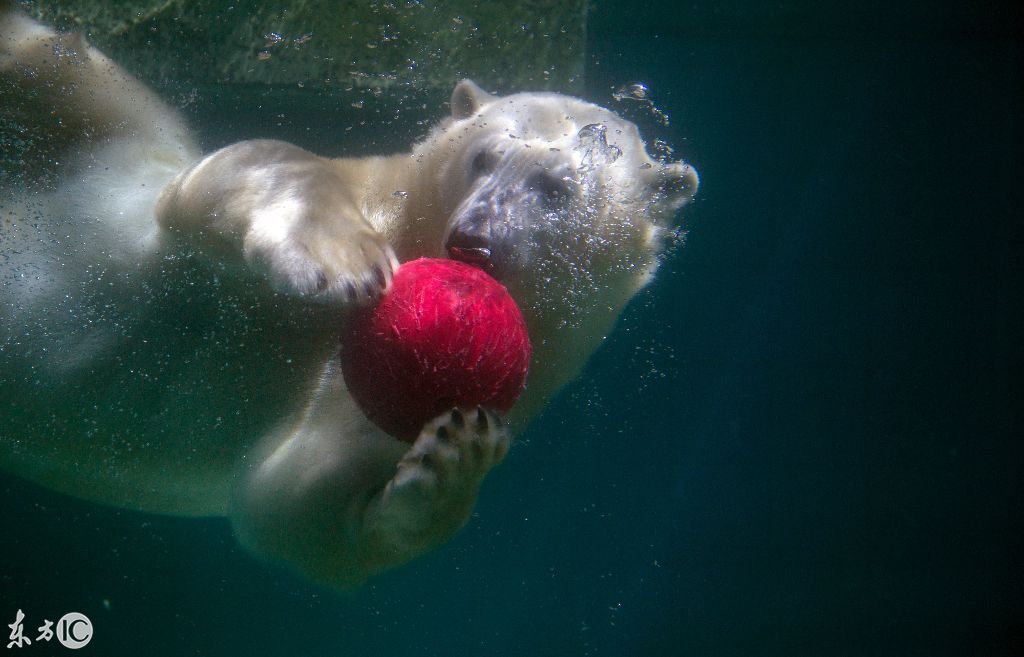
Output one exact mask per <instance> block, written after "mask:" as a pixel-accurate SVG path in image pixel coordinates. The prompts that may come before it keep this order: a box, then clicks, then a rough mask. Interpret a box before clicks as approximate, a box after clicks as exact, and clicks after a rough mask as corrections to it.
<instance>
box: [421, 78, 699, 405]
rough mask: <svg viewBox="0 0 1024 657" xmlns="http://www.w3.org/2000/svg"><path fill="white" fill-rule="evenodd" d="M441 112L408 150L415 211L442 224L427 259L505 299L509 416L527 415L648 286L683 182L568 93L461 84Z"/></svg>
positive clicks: (611, 119)
mask: <svg viewBox="0 0 1024 657" xmlns="http://www.w3.org/2000/svg"><path fill="white" fill-rule="evenodd" d="M451 107H452V113H451V117H450V118H449V119H448V120H446V121H445V122H443V123H442V124H441V125H440V126H439V127H438V128H436V129H435V130H434V131H433V132H432V133H431V135H430V136H428V137H427V139H426V140H425V141H424V142H422V143H421V144H419V146H418V147H417V148H416V149H415V150H414V153H413V157H414V158H415V159H416V161H417V163H418V165H419V167H420V171H421V177H420V179H421V180H422V181H424V182H425V183H426V188H421V189H422V192H421V197H422V198H423V199H424V200H425V201H426V203H427V204H428V205H429V206H430V210H429V211H426V210H424V211H423V213H424V214H430V215H432V216H434V217H438V216H440V217H443V218H444V220H445V221H446V225H445V227H444V231H443V243H442V244H440V245H438V250H443V252H444V254H445V255H447V256H448V257H451V258H455V259H459V260H464V261H467V262H471V263H473V264H476V265H478V266H480V267H482V268H484V269H485V270H487V271H489V272H491V273H492V274H493V275H494V276H495V277H496V278H498V279H499V280H500V281H501V282H502V283H504V284H505V286H506V287H507V288H508V289H509V291H510V292H511V293H512V295H513V297H514V298H515V299H516V301H517V302H518V303H519V305H520V308H521V309H522V311H523V314H524V316H525V318H526V321H527V324H528V326H529V328H530V333H531V336H532V339H533V342H534V349H535V358H534V362H533V364H532V365H531V372H530V378H529V382H528V389H527V395H526V396H525V397H524V399H523V400H522V401H521V402H520V404H519V407H518V408H522V409H523V411H524V412H525V413H526V414H527V415H532V411H533V410H536V409H534V408H531V401H530V399H534V398H536V402H534V403H542V400H543V399H545V398H547V397H548V396H549V395H550V394H551V393H552V392H554V390H555V389H557V388H558V387H560V386H561V385H562V384H563V383H565V382H566V381H568V380H570V379H571V378H572V377H573V376H575V375H576V373H577V372H578V371H579V369H580V368H581V367H582V365H583V362H584V361H585V360H586V358H587V356H589V354H590V353H591V352H593V350H594V349H596V348H597V346H598V345H599V344H600V342H601V340H603V339H604V337H605V335H607V333H608V332H609V331H610V330H611V328H612V326H613V324H614V321H615V319H616V318H617V317H618V315H619V314H620V313H621V311H622V309H623V307H624V306H625V304H626V303H627V302H628V301H629V299H630V298H631V297H632V296H633V295H634V294H636V292H637V291H638V290H640V289H641V288H642V287H643V286H644V285H645V284H647V283H648V282H649V281H650V280H651V278H652V276H653V274H654V272H655V270H656V269H657V266H658V263H659V259H660V258H661V256H662V254H663V252H664V250H665V248H666V244H667V242H668V241H669V240H668V239H667V238H669V237H671V236H673V235H675V234H676V230H675V226H674V218H675V216H676V211H677V210H679V208H681V207H682V206H683V205H684V204H686V203H687V202H688V201H689V200H690V199H692V198H693V196H694V194H695V192H696V190H697V184H698V178H697V173H696V171H695V170H694V169H693V167H691V166H689V165H687V164H685V163H683V162H661V161H658V160H655V159H653V158H652V157H651V156H650V155H649V154H648V153H647V151H646V150H645V147H644V142H643V140H642V139H641V137H640V133H639V131H638V130H637V127H636V125H634V124H633V123H631V122H629V121H626V120H624V119H622V118H621V117H619V116H617V115H616V114H615V113H613V112H611V111H609V110H607V109H604V108H602V107H599V106H597V105H594V104H591V103H587V102H584V101H581V100H578V99H576V98H572V97H569V96H564V95H561V94H555V93H518V94H514V95H509V96H494V95H491V94H488V93H486V92H485V91H483V90H482V89H480V88H479V87H478V86H477V85H476V84H474V83H473V82H470V81H468V80H467V81H463V82H461V83H459V84H458V86H456V88H455V91H454V92H453V94H452V98H451ZM534 393H536V394H534ZM517 410H518V409H517Z"/></svg>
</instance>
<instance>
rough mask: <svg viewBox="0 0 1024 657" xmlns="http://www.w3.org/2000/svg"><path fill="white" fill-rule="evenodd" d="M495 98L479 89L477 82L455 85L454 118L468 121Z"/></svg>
mask: <svg viewBox="0 0 1024 657" xmlns="http://www.w3.org/2000/svg"><path fill="white" fill-rule="evenodd" d="M494 98H495V96H493V95H491V94H489V93H487V92H486V91H484V90H483V89H481V88H480V87H478V86H477V85H476V82H473V81H472V80H463V81H462V82H460V83H458V84H457V85H455V91H453V92H452V117H453V118H455V119H467V118H469V117H471V116H473V115H474V114H476V113H477V111H478V110H479V109H480V106H481V105H483V104H484V103H486V102H488V101H490V100H493V99H494Z"/></svg>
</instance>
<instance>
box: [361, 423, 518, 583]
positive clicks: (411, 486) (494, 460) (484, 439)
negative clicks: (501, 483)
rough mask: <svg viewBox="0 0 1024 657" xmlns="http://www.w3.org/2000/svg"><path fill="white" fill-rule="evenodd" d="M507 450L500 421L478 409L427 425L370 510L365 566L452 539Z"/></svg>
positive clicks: (397, 559)
mask: <svg viewBox="0 0 1024 657" xmlns="http://www.w3.org/2000/svg"><path fill="white" fill-rule="evenodd" d="M510 444H511V438H510V437H509V433H508V430H507V429H506V428H505V426H504V423H503V422H502V420H501V418H500V417H499V416H498V415H496V414H494V413H491V412H489V411H485V410H483V409H480V408H476V409H473V410H465V409H464V410H458V409H456V410H453V411H451V412H448V413H445V414H444V415H441V416H440V417H438V418H435V419H434V420H431V421H430V422H428V423H427V424H426V426H424V428H423V431H422V432H421V433H420V435H419V437H418V438H417V439H416V442H415V443H414V444H413V446H412V448H411V449H410V450H409V451H408V452H407V453H406V454H405V456H404V457H403V458H402V460H401V461H399V463H398V469H397V471H396V473H395V476H394V477H393V478H392V479H391V481H390V482H388V484H387V486H386V487H385V488H384V490H383V491H382V492H381V493H380V494H379V496H378V497H377V499H376V500H375V501H374V503H373V504H371V505H370V508H369V509H368V512H367V516H366V527H365V530H366V536H367V541H366V545H367V548H368V549H367V555H368V556H367V557H366V562H367V563H368V564H372V563H374V562H379V563H387V562H391V563H392V564H394V563H398V562H402V561H406V560H408V559H409V558H412V557H413V556H415V555H416V554H420V553H422V552H423V551H425V550H428V549H431V548H433V547H436V546H438V545H440V544H441V543H444V542H445V541H447V540H448V539H449V538H451V536H452V535H453V534H455V532H457V531H458V530H459V529H460V528H461V527H462V525H464V524H465V523H466V520H468V519H469V516H470V513H471V511H472V509H473V504H474V503H475V502H476V496H477V492H478V491H479V489H480V484H481V482H482V481H483V478H484V476H485V475H486V474H487V472H488V471H489V470H490V469H491V468H492V467H494V466H495V465H497V464H498V463H500V462H501V461H502V459H504V458H505V455H506V454H507V453H508V450H509V446H510Z"/></svg>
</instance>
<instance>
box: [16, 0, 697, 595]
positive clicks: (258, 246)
mask: <svg viewBox="0 0 1024 657" xmlns="http://www.w3.org/2000/svg"><path fill="white" fill-rule="evenodd" d="M0 91H2V92H3V96H4V98H5V100H4V104H5V105H8V106H7V107H6V108H5V109H4V111H5V112H6V113H7V118H6V122H5V123H0V126H2V125H7V126H10V125H15V126H20V127H21V128H22V130H21V131H20V132H19V134H21V135H27V137H25V138H26V139H29V140H31V146H30V147H29V148H26V149H23V150H24V151H25V153H27V155H26V156H25V158H24V159H23V168H22V169H21V170H19V171H18V172H17V173H18V175H8V176H5V177H4V178H0V183H2V184H3V185H4V189H3V190H2V193H3V196H2V197H0V199H2V200H0V204H2V207H0V229H2V232H0V402H2V404H3V413H4V416H3V417H4V421H3V426H0V465H3V467H5V468H6V469H8V470H9V471H11V472H14V473H17V474H19V475H22V476H25V477H28V478H30V479H33V480H35V481H37V482H40V483H43V484H45V485H47V486H50V487H53V488H55V489H58V490H62V491H65V492H67V493H71V494H74V495H78V496H81V497H85V498H89V499H93V500H96V501H99V502H103V503H108V504H114V505H119V506H123V507H129V508H135V509H141V510H146V511H153V512H160V513H170V514H177V515H192V516H202V515H223V516H228V517H229V518H230V519H231V522H232V523H233V526H234V528H235V530H236V533H237V535H238V537H239V538H240V540H241V541H242V542H243V543H244V544H245V545H247V546H248V547H249V548H251V549H252V550H253V551H254V552H255V553H257V554H259V555H262V556H264V557H267V558H271V559H277V560H282V561H285V562H288V563H290V564H291V565H292V566H294V567H295V568H297V569H298V570H300V571H302V572H304V573H305V574H307V575H308V576H310V577H312V578H314V579H316V580H318V581H320V582H323V583H325V584H328V585H334V586H347V585H351V584H354V583H358V582H360V581H362V580H363V579H365V578H366V577H367V576H370V575H372V574H374V573H376V572H379V571H380V570H383V569H385V568H388V567H391V566H394V565H397V564H401V563H404V562H406V561H408V560H410V559H412V558H414V557H415V556H416V555H418V554H421V553H422V552H424V551H427V550H429V549H431V548H433V547H435V546H437V545H439V544H441V543H443V542H444V541H445V540H447V539H448V538H449V537H450V536H451V535H452V534H453V533H454V532H456V531H457V530H458V529H459V527H461V526H462V524H464V523H465V521H466V519H467V518H468V517H469V514H470V511H471V509H472V506H473V504H474V501H475V499H476V495H477V491H478V489H479V486H480V484H481V481H482V480H483V478H484V476H485V474H486V473H487V472H488V471H489V470H490V468H492V467H493V466H494V465H496V464H497V463H499V462H500V461H501V460H502V458H503V457H504V455H505V453H506V452H507V450H508V447H509V435H510V431H511V432H515V431H516V430H519V429H521V428H522V427H523V426H524V425H525V423H526V422H527V421H528V420H529V418H531V417H533V416H535V415H536V414H537V413H538V412H540V410H541V409H542V408H543V406H544V404H545V403H546V402H547V400H549V399H550V398H551V397H552V396H553V395H554V394H555V393H556V392H557V391H558V390H559V388H560V387H562V386H563V385H564V384H565V383H566V382H568V381H569V380H571V379H572V378H573V377H575V376H576V375H577V374H578V372H579V371H580V369H581V368H582V367H583V365H584V363H585V361H586V359H587V357H588V356H589V355H590V354H591V353H592V352H593V351H594V350H595V349H596V348H597V347H598V346H599V345H600V343H601V341H602V340H603V339H604V338H605V336H606V335H608V333H609V332H610V331H611V330H612V327H613V325H614V323H615V320H616V318H617V317H618V315H619V314H620V313H621V311H622V309H623V308H624V306H625V304H626V303H627V302H628V301H629V299H630V298H631V297H632V296H633V295H635V294H636V293H637V291H638V290H640V289H641V288H642V287H643V286H644V285H646V284H647V283H648V281H650V279H651V277H652V276H653V274H654V272H655V270H656V269H657V266H658V261H659V257H660V256H661V254H662V251H663V249H664V246H665V241H666V240H665V237H666V235H668V234H670V233H671V230H670V228H669V227H670V225H671V222H672V221H673V218H674V216H675V215H676V211H677V210H678V209H679V208H680V207H681V206H682V205H683V204H685V203H686V202H687V201H688V200H689V199H690V198H692V196H693V194H694V192H695V190H696V187H697V176H696V173H695V171H694V170H693V169H692V168H691V167H689V166H687V165H686V164H684V163H681V162H672V163H662V162H658V161H655V160H653V159H652V158H651V157H650V156H649V155H648V154H647V153H646V152H645V150H644V145H643V142H642V140H641V138H640V135H639V133H638V131H637V129H636V126H634V125H633V124H632V123H629V122H628V121H625V120H623V119H621V118H619V117H617V116H616V115H615V114H613V113H612V112H609V111H607V110H605V109H602V108H600V107H598V106H595V105H592V104H590V103H586V102H584V101H581V100H577V99H574V98H570V97H567V96H563V95H558V94H552V93H519V94H514V95H510V96H493V95H490V94H487V93H485V92H484V91H482V90H481V89H480V88H479V87H477V86H476V85H475V84H473V83H472V82H469V81H463V82H460V83H459V84H458V85H457V86H456V87H455V90H454V92H453V94H452V98H451V114H450V116H449V117H448V118H447V119H445V120H444V121H442V122H441V123H440V124H439V125H438V126H437V127H436V128H434V130H432V131H431V132H430V134H429V135H428V136H427V137H426V138H425V139H424V140H423V141H422V142H421V143H419V144H417V145H416V146H415V147H414V148H413V150H412V152H411V153H406V154H400V155H395V156H389V157H366V158H343V159H333V160H332V159H326V158H322V157H318V156H316V155H314V154H312V153H309V152H307V151H305V150H302V149H300V148H298V147H296V146H293V145H290V144H287V143H283V142H278V141H270V140H256V141H246V142H241V143H238V144H235V145H232V146H229V147H227V148H224V149H222V150H219V151H217V152H214V153H212V154H210V155H207V156H205V157H203V156H202V154H201V152H200V151H199V149H198V148H197V146H196V144H195V143H194V140H193V138H192V136H191V133H190V131H189V130H188V128H187V126H186V125H185V124H184V122H183V121H182V120H181V119H180V118H179V117H178V116H177V114H176V112H175V111H174V110H173V109H172V108H170V107H168V106H167V105H165V104H164V103H163V102H162V101H161V100H160V99H159V98H158V97H157V96H156V95H155V94H153V92H151V91H150V90H148V89H147V88H146V87H145V86H144V85H142V84H141V83H140V82H138V81H136V80H134V79H132V78H131V77H130V76H128V75H127V74H126V73H124V72H123V71H122V70H121V69H120V68H118V67H117V65H116V64H114V63H113V62H112V61H110V60H109V59H107V58H106V57H104V56H103V55H102V54H101V53H99V52H98V51H96V50H95V49H93V48H91V47H90V46H88V44H86V43H85V42H84V41H83V40H82V39H81V38H79V37H76V36H73V35H58V34H56V33H54V32H53V31H51V30H50V29H49V28H47V27H44V26H42V25H39V24H37V23H35V22H33V21H30V20H29V19H27V18H25V17H23V16H22V15H20V14H18V13H15V12H12V11H10V10H7V9H4V3H3V2H0ZM8 99H11V100H8ZM15 99H17V100H15ZM0 138H2V139H3V140H4V141H8V140H10V139H11V138H12V137H11V135H0ZM420 256H432V257H446V256H452V257H458V258H461V259H466V260H469V261H471V262H474V263H476V264H478V265H480V266H482V267H485V268H486V269H489V270H490V271H492V272H493V273H494V274H495V275H496V276H497V277H499V279H500V280H501V281H502V282H503V283H504V284H505V285H506V286H507V287H508V289H509V291H510V292H511V293H512V295H513V296H514V298H515V299H516V300H517V302H518V304H519V305H520V308H521V309H522V311H523V314H524V317H525V319H526V321H527V325H528V327H529V330H530V334H531V338H532V342H533V345H534V356H533V361H532V363H531V370H530V374H529V379H528V385H527V389H526V391H525V392H524V394H523V397H522V398H521V399H520V401H519V402H518V403H517V405H516V407H515V408H514V409H513V411H512V413H511V414H510V416H509V417H508V418H504V419H503V418H499V417H497V416H496V415H494V414H493V413H491V412H489V411H486V410H481V409H461V410H455V409H453V411H452V412H450V413H445V414H443V415H442V416H441V417H439V418H437V419H435V420H433V421H431V422H429V423H427V425H426V426H425V427H424V429H423V432H422V433H421V434H420V436H419V438H418V439H417V440H416V441H415V443H414V444H413V445H411V446H410V445H408V444H406V443H402V442H399V441H397V440H395V439H393V438H391V437H390V436H388V435H386V434H384V433H382V432H381V431H380V430H378V429H377V428H376V427H375V426H373V425H372V424H371V423H370V422H369V421H368V420H367V419H366V418H365V417H364V416H363V414H362V413H361V412H360V411H359V409H358V408H357V406H356V405H355V403H354V402H353V400H352V398H351V397H350V396H349V394H348V392H347V391H346V389H345V384H344V381H343V379H342V377H341V375H340V372H339V367H338V362H337V352H338V344H339V340H340V339H341V333H342V328H341V327H342V324H343V318H344V316H345V314H346V313H347V312H348V310H349V309H350V308H352V307H354V306H356V305H358V304H361V303H365V302H367V301H370V300H372V299H373V298H375V297H377V296H378V295H380V294H381V293H382V292H383V291H384V290H385V289H386V287H387V285H388V284H389V282H390V280H391V276H392V273H393V271H394V269H395V267H397V266H398V263H399V262H402V261H406V260H409V259H413V258H416V257H420Z"/></svg>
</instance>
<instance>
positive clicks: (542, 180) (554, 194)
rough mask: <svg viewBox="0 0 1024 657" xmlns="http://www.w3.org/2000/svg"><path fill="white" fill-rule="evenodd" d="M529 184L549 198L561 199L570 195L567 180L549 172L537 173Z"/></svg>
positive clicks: (531, 187)
mask: <svg viewBox="0 0 1024 657" xmlns="http://www.w3.org/2000/svg"><path fill="white" fill-rule="evenodd" d="M529 186H530V189H532V190H534V191H537V192H540V193H541V194H543V195H544V196H546V197H547V198H549V199H560V198H564V197H566V196H568V195H569V185H568V184H567V183H566V182H565V180H563V179H562V178H559V177H558V176H555V175H553V174H551V173H548V172H544V173H538V174H537V175H535V176H534V177H533V179H532V180H530V182H529Z"/></svg>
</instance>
